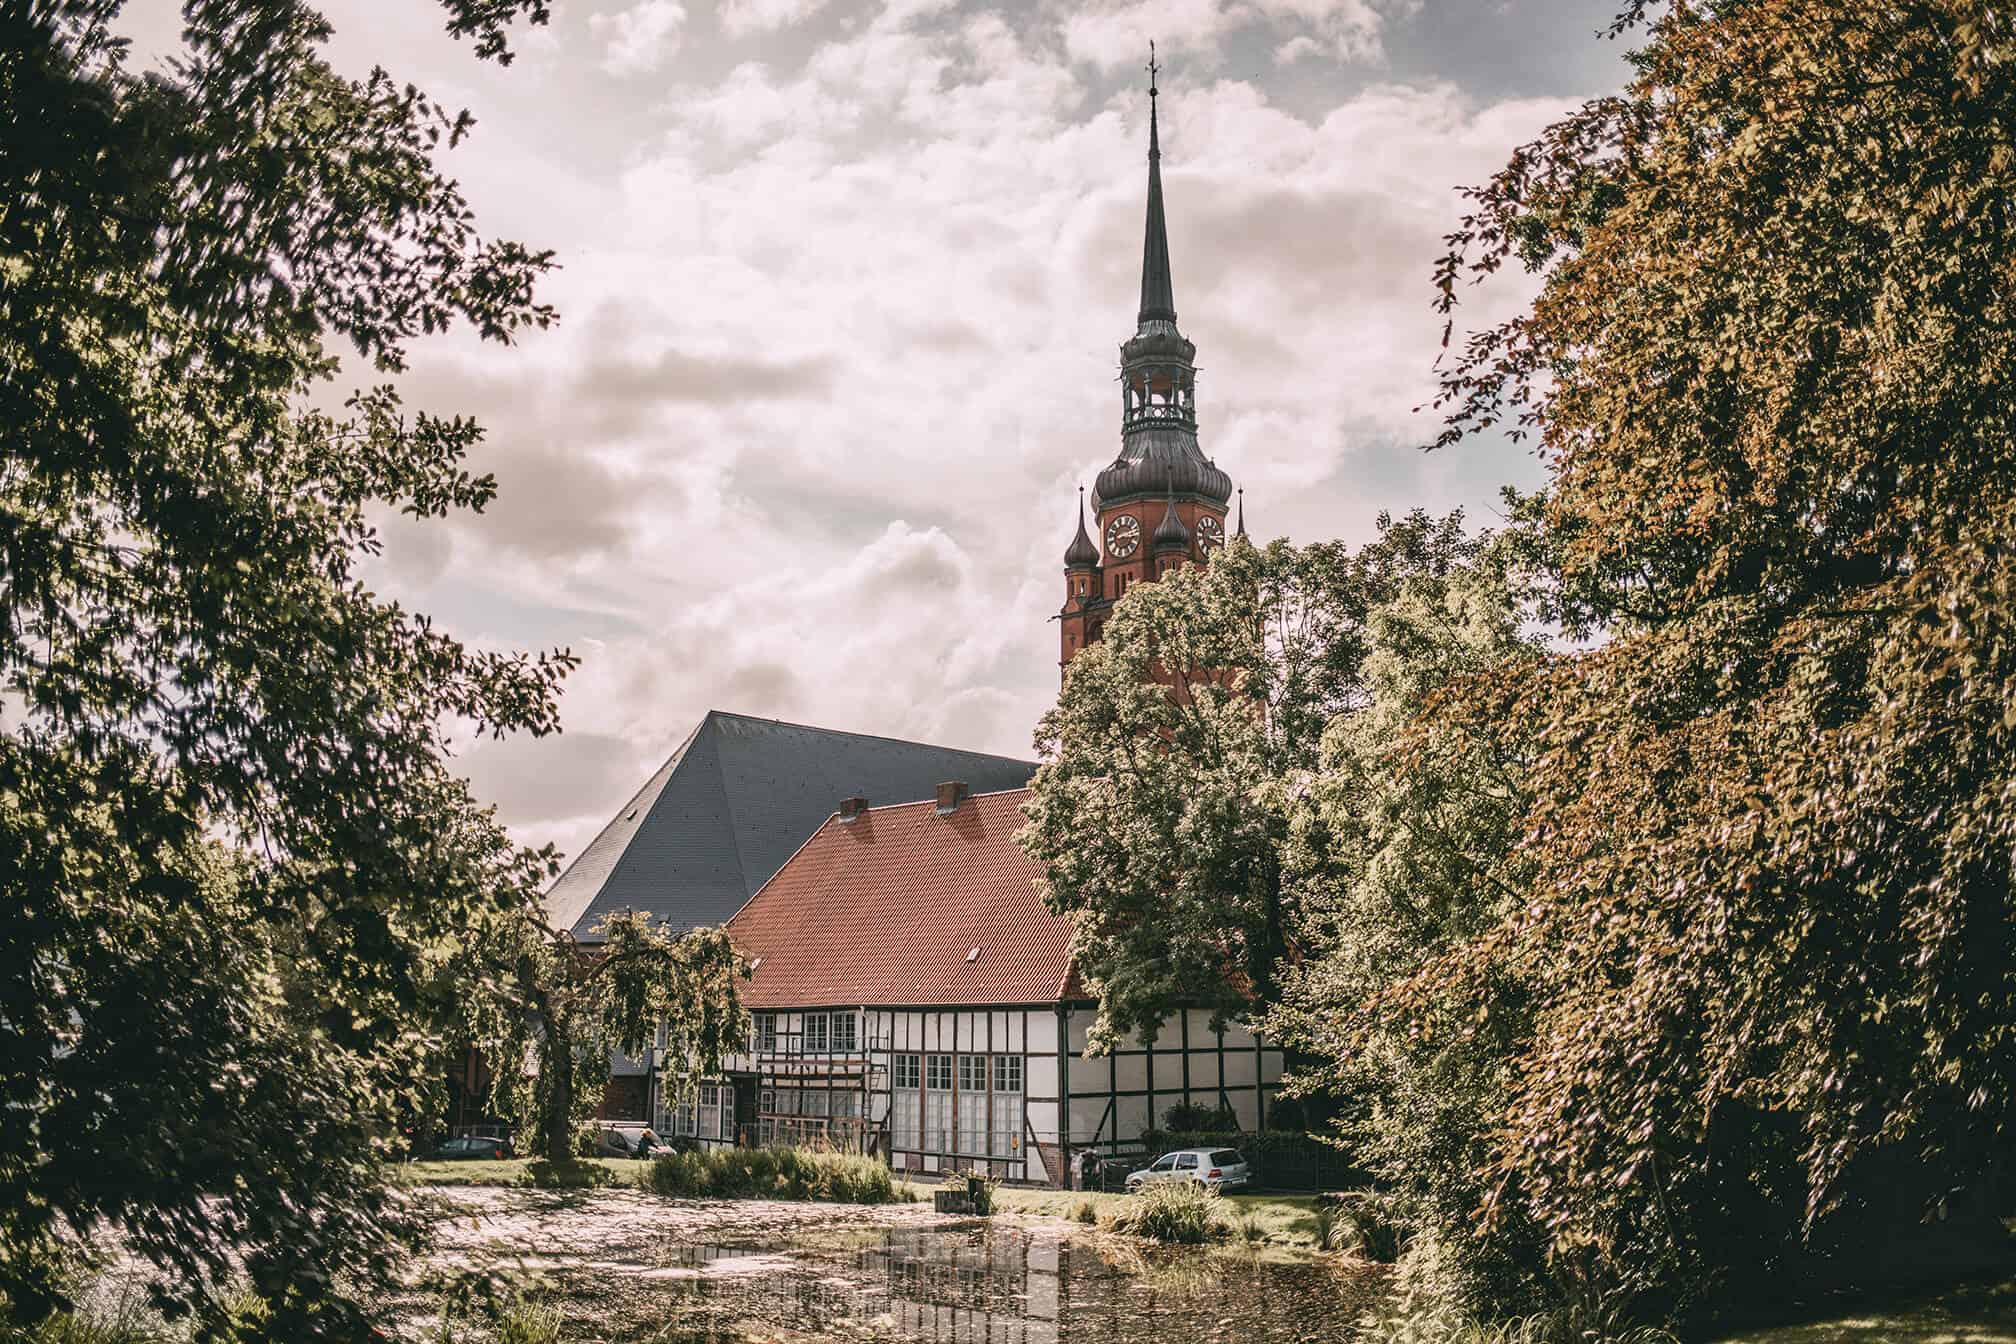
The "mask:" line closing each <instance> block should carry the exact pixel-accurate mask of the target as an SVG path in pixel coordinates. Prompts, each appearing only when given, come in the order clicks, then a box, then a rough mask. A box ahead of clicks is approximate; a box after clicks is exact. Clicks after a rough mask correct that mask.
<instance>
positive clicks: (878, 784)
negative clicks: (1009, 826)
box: [546, 710, 1036, 941]
mask: <svg viewBox="0 0 2016 1344" xmlns="http://www.w3.org/2000/svg"><path fill="white" fill-rule="evenodd" d="M1035 772H1036V765H1035V763H1034V762H1033V761H1018V760H1013V759H1011V758H1009V757H1006V756H988V755H983V754H982V753H980V752H973V751H955V750H953V749H951V748H949V747H934V746H931V745H929V744H927V743H923V742H904V741H901V740H899V739H897V738H890V737H869V736H866V735H864V734H861V733H841V732H834V731H832V730H831V729H827V728H809V727H806V726H804V725H802V724H795V723H779V722H777V721H776V720H774V719H752V718H748V717H746V716H744V715H741V714H725V713H723V712H721V711H720V710H710V711H708V714H707V717H706V718H704V719H702V720H701V721H700V726H699V727H697V728H695V729H694V730H693V732H692V735H691V736H689V737H688V738H687V739H686V741H685V742H684V743H682V744H681V745H680V747H679V749H678V750H677V751H675V752H673V753H672V758H671V759H670V760H668V761H666V762H665V764H664V765H662V766H660V767H659V768H658V770H657V772H656V773H654V774H653V775H652V776H651V778H650V779H648V780H646V781H645V784H644V787H643V788H641V789H639V790H638V791H637V793H636V794H635V796H633V797H632V798H631V799H630V801H629V802H627V803H625V804H624V805H623V807H622V808H621V809H620V810H619V811H618V812H617V813H616V816H615V818H614V819H613V820H611V821H610V822H609V824H608V825H607V826H604V827H603V828H602V832H601V834H599V835H597V836H596V837H595V838H594V840H592V841H590V842H589V844H588V847H587V848H586V849H584V850H582V851H581V853H580V855H579V856H578V857H576V858H575V860H574V862H573V863H572V864H570V865H569V866H568V868H567V871H565V872H563V873H562V874H561V875H560V877H559V879H558V880H557V881H555V882H554V884H553V885H552V886H551V887H550V888H548V890H547V892H546V914H547V918H548V920H549V921H551V923H552V924H553V926H554V927H555V928H558V929H568V930H571V931H572V932H573V934H574V936H575V937H576V938H580V939H583V940H587V941H593V938H594V935H593V934H592V932H591V931H592V930H593V929H594V928H595V926H596V925H598V924H600V923H601V922H602V921H603V920H604V919H605V918H607V917H608V916H609V915H611V914H616V913H620V912H622V911H624V910H642V911H648V912H649V913H650V914H651V916H652V917H653V920H654V922H655V923H657V924H658V925H659V926H660V927H663V928H668V929H672V930H674V931H683V930H685V929H690V928H695V927H698V926H700V925H703V924H719V923H721V922H722V921H724V920H726V919H727V918H728V916H730V915H732V914H734V913H735V911H736V910H738V909H740V908H741V906H742V903H743V902H744V901H746V900H748V899H749V898H750V897H751V896H753V895H755V894H756V890H757V888H759V887H761V886H762V885H763V884H764V883H765V882H767V881H769V880H770V878H771V876H772V875H773V874H774V873H776V871H777V870H778V869H779V868H782V867H783V866H784V861H785V860H786V859H788V858H790V857H791V855H792V854H793V853H795V852H796V851H797V849H798V847H799V846H800V845H802V844H804V843H805V841H806V839H807V838H808V837H810V836H811V834H812V832H814V831H816V830H818V829H819V826H820V823H822V822H824V821H825V820H826V818H827V817H829V816H830V815H832V814H833V812H834V811H835V810H836V809H837V808H838V806H839V803H840V800H841V799H842V798H847V797H850V796H856V795H858V796H860V797H863V798H866V799H867V800H868V801H869V802H870V803H873V804H876V805H881V804H884V803H907V802H915V801H917V800H919V799H922V798H929V797H930V796H931V795H932V791H933V790H934V789H935V788H936V787H937V786H938V785H939V784H940V783H943V782H944V781H946V780H954V779H956V780H963V781H964V782H965V783H966V784H967V786H968V787H969V788H971V789H972V791H973V792H975V793H989V792H994V791H997V790H1001V789H1019V788H1021V787H1022V786H1023V785H1025V784H1027V783H1028V782H1029V777H1030V776H1031V775H1033V774H1034V773H1035Z"/></svg>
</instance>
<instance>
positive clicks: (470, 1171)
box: [399, 1157, 651, 1185]
mask: <svg viewBox="0 0 2016 1344" xmlns="http://www.w3.org/2000/svg"><path fill="white" fill-rule="evenodd" d="M530 1161H531V1159H529V1158H522V1157H521V1158H514V1159H512V1160H510V1161H508V1162H408V1163H405V1164H404V1165H403V1166H401V1167H400V1168H399V1175H400V1177H401V1179H403V1180H404V1181H406V1182H407V1183H408V1184H410V1185H517V1184H519V1182H520V1180H521V1178H522V1177H523V1176H524V1174H525V1168H526V1166H527V1165H528V1164H529V1163H530ZM582 1162H583V1163H584V1164H585V1163H592V1164H593V1165H595V1166H598V1167H606V1168H607V1169H608V1170H609V1171H611V1172H613V1173H614V1174H615V1177H616V1179H615V1182H614V1184H617V1185H635V1184H637V1178H638V1177H640V1176H642V1175H643V1174H644V1170H645V1168H647V1167H649V1166H650V1165H651V1164H650V1163H649V1162H640V1161H637V1160H635V1159H632V1158H627V1157H588V1158H583V1159H582Z"/></svg>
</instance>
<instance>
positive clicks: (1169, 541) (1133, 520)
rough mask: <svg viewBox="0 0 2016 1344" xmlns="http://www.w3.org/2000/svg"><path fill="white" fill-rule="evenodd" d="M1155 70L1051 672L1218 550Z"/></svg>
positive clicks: (1221, 502) (1217, 498)
mask: <svg viewBox="0 0 2016 1344" xmlns="http://www.w3.org/2000/svg"><path fill="white" fill-rule="evenodd" d="M1151 51H1152V49H1151ZM1157 69H1158V67H1157V66H1156V64H1155V62H1154V60H1153V59H1152V55H1151V59H1150V60H1149V62H1148V76H1149V80H1148V225H1147V230H1146V234H1145V237H1144V239H1143V242H1142V248H1141V308H1140V311H1139V313H1137V314H1136V316H1135V324H1134V335H1133V336H1132V337H1131V338H1129V339H1128V341H1127V342H1126V343H1125V344H1124V345H1122V346H1121V347H1120V455H1119V456H1118V457H1116V458H1114V459H1113V462H1112V465H1110V466H1108V467H1107V468H1106V469H1105V470H1104V471H1102V472H1100V473H1099V478H1098V481H1097V484H1096V486H1095V489H1094V492H1093V496H1092V516H1093V520H1094V526H1095V528H1096V534H1095V535H1096V537H1097V540H1096V541H1095V540H1094V536H1093V535H1088V534H1087V533H1086V530H1085V504H1084V498H1083V492H1082V491H1081V492H1080V499H1079V505H1078V535H1077V536H1076V537H1074V538H1073V539H1072V541H1071V546H1070V549H1068V550H1067V551H1065V553H1064V609H1063V610H1062V611H1061V612H1060V613H1058V621H1059V624H1060V625H1061V626H1062V630H1061V632H1060V637H1061V643H1062V648H1061V650H1060V652H1061V654H1062V656H1061V658H1060V659H1059V664H1060V665H1063V664H1068V663H1069V662H1070V661H1071V659H1072V658H1073V657H1074V656H1075V655H1076V654H1077V652H1078V650H1080V649H1082V648H1084V647H1085V646H1086V645H1087V644H1091V643H1095V642H1096V641H1097V640H1098V639H1099V636H1100V632H1101V631H1102V630H1103V628H1104V627H1105V624H1106V617H1107V615H1108V614H1109V613H1110V612H1111V610H1112V606H1113V603H1114V602H1116V601H1118V600H1119V599H1120V598H1121V597H1123V596H1125V595H1126V592H1127V590H1128V589H1129V588H1130V587H1132V586H1133V585H1134V584H1137V583H1147V582H1153V581H1154V580H1155V579H1158V578H1160V577H1161V576H1162V575H1164V574H1167V573H1168V572H1169V571H1171V570H1173V569H1176V568H1178V567H1180V566H1182V565H1185V564H1190V563H1192V562H1201V561H1204V560H1207V559H1209V558H1210V555H1211V552H1212V551H1214V550H1215V549H1217V548H1218V547H1219V546H1222V545H1223V544H1224V543H1225V511H1226V506H1227V505H1228V504H1229V503H1230V502H1231V498H1232V478H1231V477H1229V476H1227V475H1226V474H1225V473H1224V472H1223V471H1221V470H1219V468H1218V466H1217V464H1216V463H1214V462H1212V461H1211V459H1210V458H1208V457H1206V456H1204V452H1203V450H1202V449H1200V448H1199V447H1198V446H1197V365H1196V362H1195V360H1196V354H1197V347H1196V346H1195V345H1192V344H1191V343H1190V342H1189V341H1187V340H1185V339H1184V338H1183V333H1182V332H1180V331H1178V330H1177V329H1176V295H1175V285H1174V283H1173V281H1172V280H1171V278H1170V273H1169V235H1168V230H1167V228H1166V227H1165V225H1164V224H1163V217H1162V146H1161V140H1160V131H1159V128H1158V126H1157V124H1156V116H1155V104H1156V99H1157V98H1158V97H1159V96H1160V94H1161V91H1160V90H1159V89H1158V88H1157V87H1156V86H1155V74H1156V71H1157ZM1241 522H1242V524H1243V522H1244V519H1243V516H1242V519H1241Z"/></svg>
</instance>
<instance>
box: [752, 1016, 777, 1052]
mask: <svg viewBox="0 0 2016 1344" xmlns="http://www.w3.org/2000/svg"><path fill="white" fill-rule="evenodd" d="M751 1034H752V1035H753V1036H754V1037H755V1040H754V1042H753V1045H754V1047H755V1049H757V1050H758V1051H761V1052H765V1053H768V1052H774V1051H775V1050H776V1049H777V1014H775V1013H756V1014H754V1015H753V1020H752V1026H751Z"/></svg>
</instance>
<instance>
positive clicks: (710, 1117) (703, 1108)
mask: <svg viewBox="0 0 2016 1344" xmlns="http://www.w3.org/2000/svg"><path fill="white" fill-rule="evenodd" d="M699 1135H700V1137H701V1138H703V1139H718V1138H720V1137H721V1087H720V1085H719V1084H718V1083H702V1084H700V1116H699Z"/></svg>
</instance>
